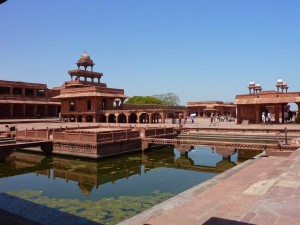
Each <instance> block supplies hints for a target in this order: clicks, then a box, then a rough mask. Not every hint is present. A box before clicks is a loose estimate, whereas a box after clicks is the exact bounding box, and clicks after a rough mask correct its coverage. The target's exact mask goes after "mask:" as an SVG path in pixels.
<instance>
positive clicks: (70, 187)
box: [0, 147, 257, 224]
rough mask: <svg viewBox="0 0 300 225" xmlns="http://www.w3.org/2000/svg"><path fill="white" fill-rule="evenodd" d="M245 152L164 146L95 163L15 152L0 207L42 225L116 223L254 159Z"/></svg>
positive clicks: (2, 178)
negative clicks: (181, 149)
mask: <svg viewBox="0 0 300 225" xmlns="http://www.w3.org/2000/svg"><path fill="white" fill-rule="evenodd" d="M240 152H241V151H240ZM244 152H245V151H244V150H243V157H239V151H238V150H236V151H234V152H232V153H228V152H226V151H225V153H224V154H223V156H222V155H221V154H220V153H222V151H220V150H218V149H216V148H212V147H194V149H193V150H192V151H190V152H189V153H188V156H182V155H180V153H179V152H178V151H177V150H176V149H174V148H173V147H164V148H159V149H154V150H152V151H149V152H145V153H143V154H142V153H135V154H130V155H126V156H119V157H114V158H110V159H103V160H97V161H96V160H83V159H76V158H66V157H58V156H53V157H47V158H46V157H44V156H43V155H42V154H32V153H25V152H15V153H14V154H13V155H12V156H11V157H9V158H8V159H7V160H6V162H5V163H0V208H1V209H5V210H7V211H10V212H12V213H16V214H18V215H21V216H23V217H25V218H28V219H31V220H33V221H36V222H39V223H41V224H116V223H117V222H120V221H122V220H125V219H127V218H130V217H132V216H134V215H135V214H137V213H139V212H142V211H144V210H145V209H148V208H150V207H152V206H154V205H156V204H158V203H160V202H162V201H164V200H166V199H168V198H170V197H172V196H174V195H177V194H178V193H180V192H182V191H185V190H187V189H189V188H191V187H193V186H195V185H197V184H200V183H201V182H204V181H206V180H208V179H210V178H212V177H214V176H215V175H217V174H218V173H221V172H223V171H225V170H227V169H230V168H232V167H233V166H235V165H236V164H237V163H239V162H240V161H244V160H245V158H247V157H251V156H252V155H253V153H247V154H246V157H245V153H244ZM230 154H232V155H230ZM255 154H257V153H255Z"/></svg>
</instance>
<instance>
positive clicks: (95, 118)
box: [93, 115, 97, 123]
mask: <svg viewBox="0 0 300 225" xmlns="http://www.w3.org/2000/svg"><path fill="white" fill-rule="evenodd" d="M96 122H97V116H96V115H94V116H93V123H96Z"/></svg>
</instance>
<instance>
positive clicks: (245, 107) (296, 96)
mask: <svg viewBox="0 0 300 225" xmlns="http://www.w3.org/2000/svg"><path fill="white" fill-rule="evenodd" d="M275 86H276V87H277V91H262V87H261V85H260V84H256V85H255V83H254V82H253V81H251V82H250V83H249V86H248V89H249V94H245V95H237V96H236V97H235V104H236V105H237V123H238V124H241V123H242V122H243V121H246V122H247V123H256V124H259V123H261V115H262V113H263V112H267V111H268V112H270V113H271V114H272V117H273V118H272V120H273V121H274V122H275V123H280V122H281V123H284V118H283V116H284V111H285V110H286V108H287V106H288V103H296V104H297V105H298V113H297V114H298V115H299V107H300V92H287V90H288V86H287V83H286V82H284V81H283V80H282V79H279V80H278V81H277V83H276V85H275Z"/></svg>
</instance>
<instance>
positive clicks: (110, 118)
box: [108, 114, 116, 123]
mask: <svg viewBox="0 0 300 225" xmlns="http://www.w3.org/2000/svg"><path fill="white" fill-rule="evenodd" d="M108 122H109V123H115V122H116V116H115V115H114V114H110V115H109V116H108Z"/></svg>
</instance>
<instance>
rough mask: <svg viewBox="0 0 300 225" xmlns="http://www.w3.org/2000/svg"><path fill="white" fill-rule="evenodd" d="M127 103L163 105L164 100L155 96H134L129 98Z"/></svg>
mask: <svg viewBox="0 0 300 225" xmlns="http://www.w3.org/2000/svg"><path fill="white" fill-rule="evenodd" d="M125 103H126V104H141V105H145V104H148V105H150V104H154V105H162V104H163V103H162V101H161V100H160V99H158V98H155V97H153V96H133V97H131V98H129V99H128V100H127V101H126V102H125Z"/></svg>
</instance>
